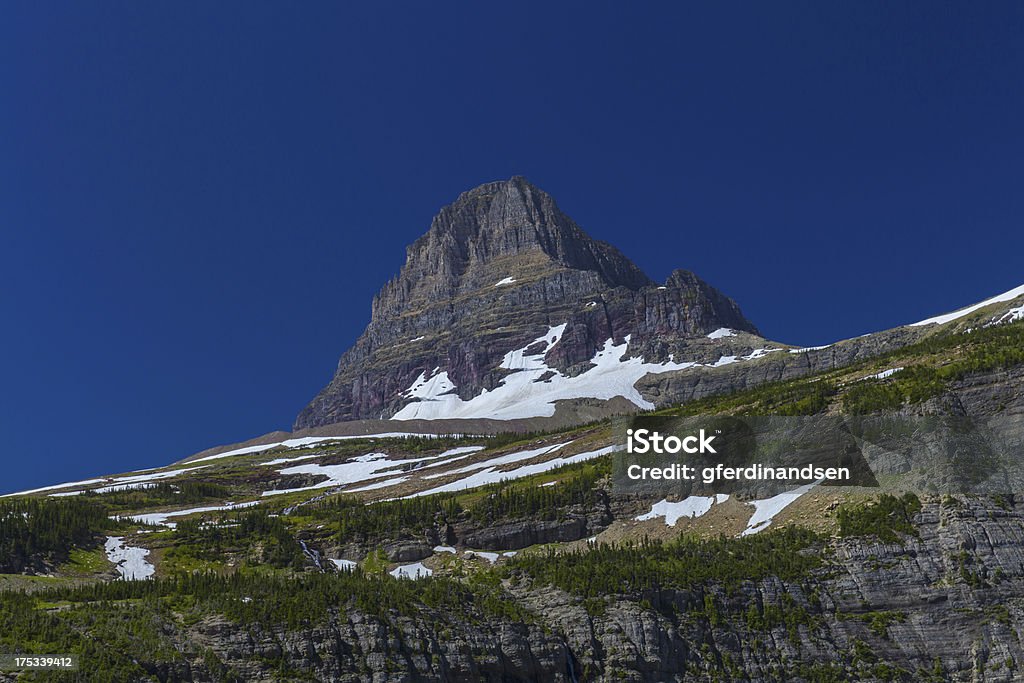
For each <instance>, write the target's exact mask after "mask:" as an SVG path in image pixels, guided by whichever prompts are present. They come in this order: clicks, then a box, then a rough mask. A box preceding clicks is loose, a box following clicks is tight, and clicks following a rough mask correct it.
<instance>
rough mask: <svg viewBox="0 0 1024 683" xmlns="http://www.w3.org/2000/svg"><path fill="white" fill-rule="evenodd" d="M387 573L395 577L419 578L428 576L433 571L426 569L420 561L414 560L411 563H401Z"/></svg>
mask: <svg viewBox="0 0 1024 683" xmlns="http://www.w3.org/2000/svg"><path fill="white" fill-rule="evenodd" d="M388 573H389V574H391V576H393V577H395V578H396V579H421V578H426V577H428V576H430V575H431V574H433V573H434V572H433V571H432V570H430V569H428V568H427V567H426V566H425V565H424V564H423V563H422V562H414V563H413V564H403V565H400V566H398V567H395V568H394V569H392V570H391V571H390V572H388Z"/></svg>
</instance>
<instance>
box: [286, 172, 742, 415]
mask: <svg viewBox="0 0 1024 683" xmlns="http://www.w3.org/2000/svg"><path fill="white" fill-rule="evenodd" d="M372 311H373V312H372V318H371V321H370V324H369V325H368V326H367V328H366V331H365V332H364V333H363V335H362V336H361V337H360V338H359V340H358V341H357V342H356V343H355V345H354V346H353V347H352V348H351V349H350V350H349V351H347V352H346V353H345V354H344V355H343V356H342V357H341V360H340V362H339V363H338V369H337V372H336V374H335V376H334V378H333V379H332V380H331V383H330V384H329V385H328V386H327V387H325V388H324V389H323V391H321V392H320V394H319V395H318V396H317V397H316V398H315V399H313V401H312V402H311V403H310V404H309V405H308V406H307V407H306V408H305V409H304V410H303V411H302V412H301V413H300V414H299V416H298V418H297V419H296V421H295V427H296V428H297V429H300V428H308V427H316V426H321V425H326V424H331V423H335V422H340V421H344V420H351V419H359V418H380V417H385V418H386V417H390V416H392V415H394V414H395V413H396V412H397V411H399V410H400V409H401V408H402V407H403V406H405V405H406V404H408V403H409V402H410V401H414V400H417V397H416V396H411V395H410V394H409V389H410V387H412V386H413V385H414V383H415V382H416V380H417V378H419V377H420V376H421V375H423V377H424V379H428V378H430V377H433V376H436V375H437V373H440V372H445V373H447V375H446V379H447V381H448V383H450V385H451V387H450V389H449V391H450V393H457V395H458V396H459V398H461V399H463V400H469V399H471V398H473V397H474V396H478V395H479V394H480V393H481V392H483V391H485V390H493V389H494V388H495V387H496V386H498V385H499V384H500V383H501V382H502V379H503V378H504V377H505V376H506V375H507V374H508V372H509V371H508V369H507V368H505V369H503V368H501V367H500V364H501V361H502V358H503V357H504V355H505V354H506V353H508V352H510V351H512V350H515V349H520V348H524V347H525V346H526V345H528V344H530V343H531V342H532V341H533V340H535V339H538V338H539V337H541V336H543V335H544V334H545V332H546V331H547V330H549V328H552V327H556V326H559V325H562V324H564V325H565V329H564V332H563V333H562V334H561V336H560V338H559V339H558V341H557V343H555V344H553V345H550V346H549V347H548V348H544V349H542V350H543V351H544V353H543V362H544V363H545V364H546V365H547V366H548V367H550V368H552V369H553V371H557V372H561V373H565V374H566V375H567V376H573V375H577V374H579V373H581V372H585V371H587V370H588V369H589V368H590V367H591V359H592V358H593V357H594V355H595V353H597V352H598V351H599V350H600V349H602V348H603V346H604V345H605V343H606V341H607V340H609V339H610V340H612V341H613V342H614V343H615V344H621V343H623V342H624V341H625V340H626V339H627V337H628V350H627V351H626V353H625V356H626V357H639V356H642V357H643V358H644V359H645V360H646V361H649V362H661V361H664V360H667V359H668V358H670V357H671V356H672V354H673V353H674V352H677V351H679V349H680V348H682V346H681V345H685V344H684V342H685V340H686V339H689V338H693V337H700V336H703V335H706V334H708V333H709V332H711V331H713V330H715V329H718V328H722V327H727V328H731V329H734V330H740V331H747V332H752V333H756V329H755V328H754V326H753V325H752V324H751V323H750V322H749V321H748V320H747V319H746V318H745V317H744V316H743V314H742V313H741V312H740V310H739V308H738V307H737V306H736V304H735V303H734V302H733V301H732V300H731V299H729V298H728V297H726V296H725V295H723V294H722V293H721V292H719V291H717V290H716V289H714V288H713V287H711V286H710V285H708V284H707V283H706V282H704V281H702V280H701V279H700V278H698V277H697V276H696V275H694V274H693V273H690V272H687V271H682V270H679V271H676V272H674V273H673V274H672V275H671V276H670V277H669V278H668V280H667V282H665V283H664V284H663V285H658V284H656V283H655V282H653V281H652V280H651V279H650V278H648V277H647V276H646V275H645V274H644V273H643V272H642V271H641V270H640V269H639V268H637V267H636V266H635V265H634V264H633V263H631V262H630V261H629V259H627V258H626V257H625V256H623V255H622V253H621V252H619V251H618V250H617V249H616V248H615V247H612V246H611V245H608V244H605V243H603V242H599V241H597V240H594V239H591V238H590V237H589V236H587V235H586V233H584V232H583V230H582V229H580V227H579V226H578V225H576V224H575V223H574V222H573V221H572V219H570V218H569V217H568V216H566V215H565V214H564V213H562V212H561V211H560V210H559V208H558V206H557V205H556V204H555V202H554V200H553V199H552V198H551V196H550V195H548V194H547V193H545V192H543V191H542V190H539V189H538V188H536V187H534V186H533V185H531V184H530V183H529V182H527V181H526V180H525V179H523V178H519V177H516V178H512V179H511V180H507V181H501V182H494V183H488V184H486V185H481V186H480V187H478V188H476V189H473V190H470V191H469V192H465V193H463V194H462V195H461V196H459V198H458V199H457V200H456V201H455V202H454V203H453V204H451V205H449V206H447V207H445V208H443V209H442V210H441V211H440V213H439V214H438V215H437V216H436V217H435V218H434V220H433V223H432V224H431V227H430V230H429V231H428V232H427V233H426V234H425V235H424V236H423V237H421V238H420V239H419V240H417V241H416V242H415V243H414V244H412V245H411V246H410V247H409V248H408V250H407V256H406V263H405V265H404V266H403V268H402V270H401V272H400V273H399V275H398V276H397V277H396V278H394V279H393V280H391V281H390V282H388V283H387V284H386V285H385V286H384V288H383V289H382V290H381V291H380V293H379V294H378V295H377V296H376V297H375V298H374V301H373V309H372ZM447 388H448V387H447V386H446V389H447Z"/></svg>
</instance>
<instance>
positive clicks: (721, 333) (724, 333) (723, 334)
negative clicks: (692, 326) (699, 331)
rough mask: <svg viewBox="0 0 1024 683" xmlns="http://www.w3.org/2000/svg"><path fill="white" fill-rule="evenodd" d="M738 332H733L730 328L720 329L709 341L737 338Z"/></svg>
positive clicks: (709, 337)
mask: <svg viewBox="0 0 1024 683" xmlns="http://www.w3.org/2000/svg"><path fill="white" fill-rule="evenodd" d="M735 336H736V331H735V330H731V329H729V328H728V327H719V328H718V329H717V330H715V331H714V332H712V333H711V334H709V335H708V339H723V338H725V337H735Z"/></svg>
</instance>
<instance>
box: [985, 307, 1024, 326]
mask: <svg viewBox="0 0 1024 683" xmlns="http://www.w3.org/2000/svg"><path fill="white" fill-rule="evenodd" d="M1017 320H1024V306H1018V307H1017V308H1011V309H1010V310H1008V311H1007V312H1006V313H1004V314H1003V315H1002V317H1000V318H998V319H993V320H992V323H993V324H1002V323H1012V322H1015V321H1017Z"/></svg>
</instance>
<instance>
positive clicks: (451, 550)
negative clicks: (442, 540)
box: [434, 545, 455, 554]
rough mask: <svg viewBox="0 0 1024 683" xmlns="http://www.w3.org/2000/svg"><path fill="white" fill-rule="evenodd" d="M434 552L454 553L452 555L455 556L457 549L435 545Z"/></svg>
mask: <svg viewBox="0 0 1024 683" xmlns="http://www.w3.org/2000/svg"><path fill="white" fill-rule="evenodd" d="M434 552H435V553H452V554H454V553H455V548H453V547H451V546H450V545H435V546H434Z"/></svg>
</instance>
